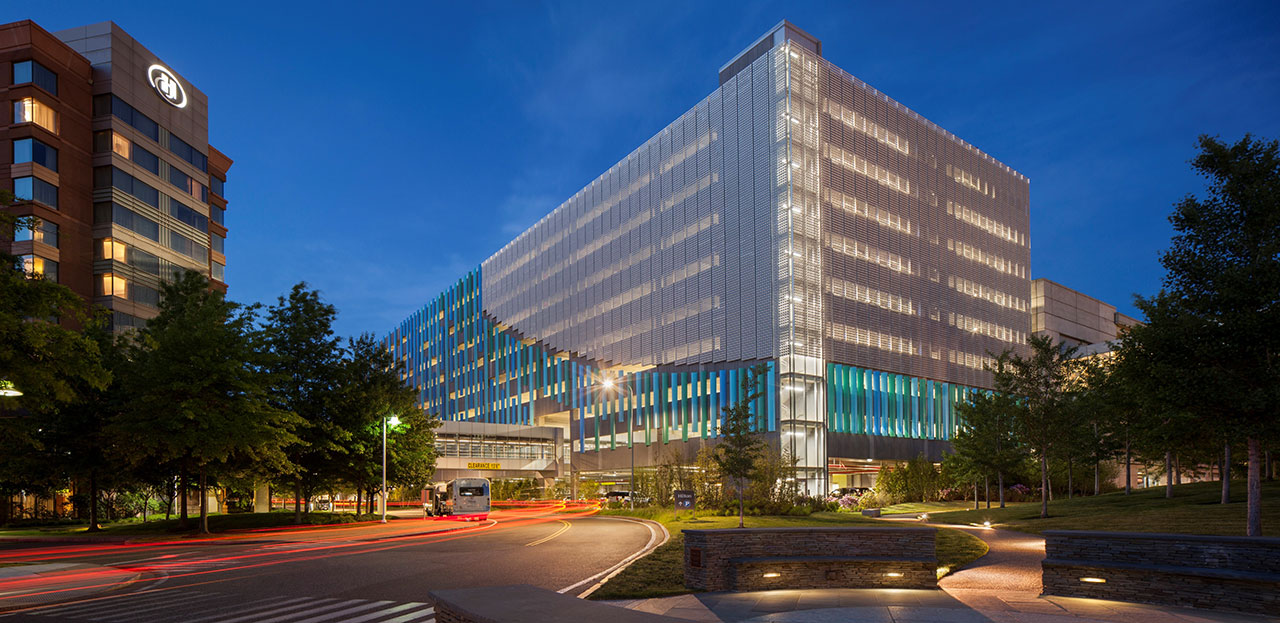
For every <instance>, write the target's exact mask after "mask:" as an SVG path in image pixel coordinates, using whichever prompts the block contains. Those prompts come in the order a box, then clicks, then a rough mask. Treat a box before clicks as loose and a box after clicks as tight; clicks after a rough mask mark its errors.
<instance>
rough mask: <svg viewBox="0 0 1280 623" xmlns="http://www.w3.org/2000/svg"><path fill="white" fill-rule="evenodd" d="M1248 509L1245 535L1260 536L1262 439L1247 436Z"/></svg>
mask: <svg viewBox="0 0 1280 623" xmlns="http://www.w3.org/2000/svg"><path fill="white" fill-rule="evenodd" d="M1246 488H1247V489H1248V490H1249V502H1248V504H1249V510H1248V517H1249V520H1248V522H1247V528H1246V530H1245V535H1246V536H1262V441H1260V440H1259V439H1258V438H1257V437H1250V438H1249V481H1248V484H1247V485H1246Z"/></svg>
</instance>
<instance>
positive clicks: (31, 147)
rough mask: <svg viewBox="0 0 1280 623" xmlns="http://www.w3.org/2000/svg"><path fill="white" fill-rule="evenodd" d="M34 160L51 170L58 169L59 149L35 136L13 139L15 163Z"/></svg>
mask: <svg viewBox="0 0 1280 623" xmlns="http://www.w3.org/2000/svg"><path fill="white" fill-rule="evenodd" d="M23 162H34V163H36V164H38V165H40V166H42V167H44V168H46V169H49V170H50V171H57V170H58V150H57V149H54V148H52V147H50V146H48V145H46V144H45V143H44V142H42V141H40V140H38V139H34V138H20V139H17V140H15V141H13V163H14V164H22V163H23Z"/></svg>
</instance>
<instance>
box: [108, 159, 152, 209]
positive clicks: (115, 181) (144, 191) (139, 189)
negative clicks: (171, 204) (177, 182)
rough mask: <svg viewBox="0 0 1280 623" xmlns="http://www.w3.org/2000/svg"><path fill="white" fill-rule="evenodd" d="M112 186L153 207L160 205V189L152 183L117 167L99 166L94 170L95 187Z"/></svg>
mask: <svg viewBox="0 0 1280 623" xmlns="http://www.w3.org/2000/svg"><path fill="white" fill-rule="evenodd" d="M111 186H114V187H116V188H119V189H120V190H122V191H124V192H126V193H128V194H130V195H133V196H134V197H136V198H138V199H139V200H141V201H143V202H144V203H146V204H147V205H149V206H151V207H153V208H159V207H160V191H158V190H156V189H155V188H154V187H152V186H151V185H149V184H147V183H145V182H143V181H141V180H138V179H135V178H134V177H133V176H132V175H129V174H128V173H125V172H124V171H121V170H120V169H117V168H115V167H98V168H96V169H94V170H93V187H94V188H108V187H111Z"/></svg>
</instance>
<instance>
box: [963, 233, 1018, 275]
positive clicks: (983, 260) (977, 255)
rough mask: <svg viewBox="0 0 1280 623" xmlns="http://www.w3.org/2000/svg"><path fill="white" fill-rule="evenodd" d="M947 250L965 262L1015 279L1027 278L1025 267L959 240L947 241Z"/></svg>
mask: <svg viewBox="0 0 1280 623" xmlns="http://www.w3.org/2000/svg"><path fill="white" fill-rule="evenodd" d="M947 249H949V250H952V251H955V253H956V255H957V256H959V257H963V258H964V259H966V260H972V261H974V262H977V263H979V264H984V265H986V266H989V267H991V268H993V269H995V270H997V271H999V272H1002V273H1004V274H1006V275H1014V276H1015V277H1023V278H1026V276H1027V267H1026V266H1023V265H1021V264H1018V263H1016V262H1011V261H1009V260H1006V259H1004V258H1002V257H1000V256H998V255H994V254H991V253H987V252H986V251H983V250H982V249H979V248H978V247H975V246H972V245H968V244H965V243H963V242H960V241H959V240H951V239H947Z"/></svg>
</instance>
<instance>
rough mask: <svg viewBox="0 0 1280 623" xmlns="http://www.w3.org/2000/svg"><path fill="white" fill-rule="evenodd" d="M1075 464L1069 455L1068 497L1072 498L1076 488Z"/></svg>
mask: <svg viewBox="0 0 1280 623" xmlns="http://www.w3.org/2000/svg"><path fill="white" fill-rule="evenodd" d="M1073 472H1075V465H1074V464H1073V463H1072V462H1071V457H1067V499H1068V500H1070V499H1071V492H1072V490H1073V489H1075V488H1076V487H1075V480H1074V477H1075V474H1074V473H1073Z"/></svg>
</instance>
